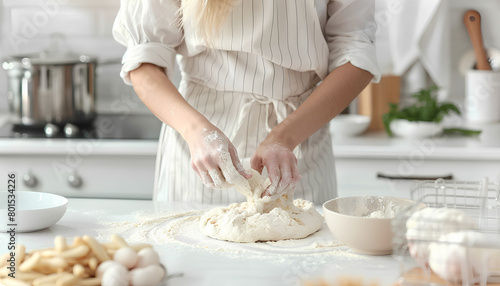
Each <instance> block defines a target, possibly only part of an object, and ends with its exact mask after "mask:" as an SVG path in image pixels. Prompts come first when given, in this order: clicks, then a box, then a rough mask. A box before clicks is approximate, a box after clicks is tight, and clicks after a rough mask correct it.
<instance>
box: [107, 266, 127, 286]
mask: <svg viewBox="0 0 500 286" xmlns="http://www.w3.org/2000/svg"><path fill="white" fill-rule="evenodd" d="M127 277H128V270H127V269H126V268H125V266H123V265H121V264H119V263H117V264H116V265H112V266H110V267H109V268H108V269H106V271H104V274H103V275H102V279H101V286H128V285H129V282H128V279H127Z"/></svg>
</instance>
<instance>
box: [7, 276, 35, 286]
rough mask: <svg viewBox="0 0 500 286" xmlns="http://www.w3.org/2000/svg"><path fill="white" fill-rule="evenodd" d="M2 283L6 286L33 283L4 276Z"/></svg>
mask: <svg viewBox="0 0 500 286" xmlns="http://www.w3.org/2000/svg"><path fill="white" fill-rule="evenodd" d="M0 283H1V284H0V285H5V286H31V284H29V283H27V282H24V281H23V280H19V279H15V278H10V277H7V278H3V279H2V280H1V281H0Z"/></svg>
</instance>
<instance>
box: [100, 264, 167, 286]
mask: <svg viewBox="0 0 500 286" xmlns="http://www.w3.org/2000/svg"><path fill="white" fill-rule="evenodd" d="M164 276H165V270H164V269H163V267H161V266H160V265H158V264H153V265H149V266H146V267H144V268H136V269H133V270H131V271H130V272H129V274H128V279H129V282H130V285H131V286H154V285H156V284H158V283H159V282H160V281H161V280H162V279H163V277H164ZM103 286H104V284H103Z"/></svg>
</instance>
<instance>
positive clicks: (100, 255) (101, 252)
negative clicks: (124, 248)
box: [83, 235, 111, 262]
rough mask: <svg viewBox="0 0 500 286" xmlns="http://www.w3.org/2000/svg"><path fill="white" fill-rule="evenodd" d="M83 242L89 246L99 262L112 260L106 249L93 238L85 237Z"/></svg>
mask: <svg viewBox="0 0 500 286" xmlns="http://www.w3.org/2000/svg"><path fill="white" fill-rule="evenodd" d="M83 240H84V241H85V242H86V243H87V244H88V246H89V247H90V249H91V250H92V252H93V253H94V255H95V256H96V258H97V260H98V261H99V262H103V261H106V260H110V259H111V258H110V257H109V255H108V254H107V253H106V249H105V248H104V246H102V245H101V244H100V243H99V242H97V241H96V240H95V239H94V238H93V237H90V236H88V235H85V236H84V237H83Z"/></svg>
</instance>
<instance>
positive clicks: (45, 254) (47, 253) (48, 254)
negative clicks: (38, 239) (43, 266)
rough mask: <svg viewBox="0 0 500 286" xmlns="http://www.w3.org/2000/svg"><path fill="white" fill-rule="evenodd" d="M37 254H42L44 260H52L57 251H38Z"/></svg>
mask: <svg viewBox="0 0 500 286" xmlns="http://www.w3.org/2000/svg"><path fill="white" fill-rule="evenodd" d="M37 252H38V253H40V256H41V257H42V258H50V257H54V255H56V251H55V250H54V249H46V250H38V251H37Z"/></svg>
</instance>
